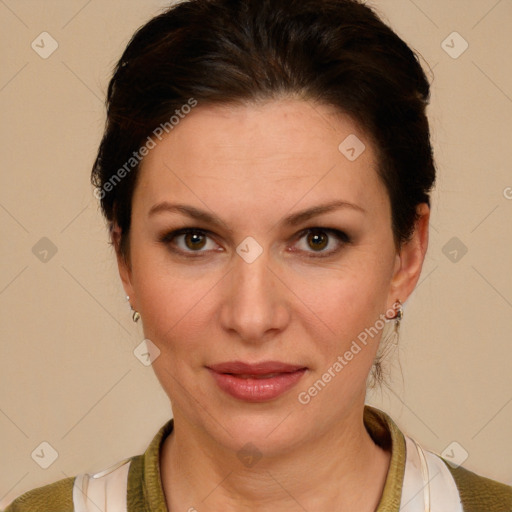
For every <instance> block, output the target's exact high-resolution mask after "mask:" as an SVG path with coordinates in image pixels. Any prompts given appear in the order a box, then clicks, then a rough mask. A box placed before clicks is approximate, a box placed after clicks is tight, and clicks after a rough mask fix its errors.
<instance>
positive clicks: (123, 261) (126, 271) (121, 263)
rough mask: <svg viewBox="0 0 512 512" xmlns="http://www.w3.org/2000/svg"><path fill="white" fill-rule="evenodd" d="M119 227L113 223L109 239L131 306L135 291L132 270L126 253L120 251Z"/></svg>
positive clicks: (133, 301) (120, 232) (120, 231)
mask: <svg viewBox="0 0 512 512" xmlns="http://www.w3.org/2000/svg"><path fill="white" fill-rule="evenodd" d="M121 234H122V230H121V228H120V227H119V226H118V225H117V224H116V223H114V224H113V226H112V229H111V240H112V245H113V246H114V250H115V252H116V258H117V268H118V270H119V276H120V277H121V282H122V283H123V288H124V291H125V293H126V295H128V296H129V297H130V302H131V304H132V306H133V307H135V305H134V303H135V292H134V290H133V286H132V272H131V266H130V261H129V258H128V255H126V256H125V255H124V254H123V253H122V252H121Z"/></svg>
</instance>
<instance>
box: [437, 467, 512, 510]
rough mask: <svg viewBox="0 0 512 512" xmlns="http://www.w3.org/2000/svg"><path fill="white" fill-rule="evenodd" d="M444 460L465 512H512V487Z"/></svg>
mask: <svg viewBox="0 0 512 512" xmlns="http://www.w3.org/2000/svg"><path fill="white" fill-rule="evenodd" d="M442 460H443V462H444V463H445V464H446V466H447V467H448V469H449V470H450V473H451V475H452V477H453V479H454V480H455V484H456V485H457V488H458V490H459V494H460V498H461V502H462V506H463V507H464V512H482V511H484V510H485V512H511V511H512V487H510V486H508V485H505V484H503V483H501V482H497V481H495V480H491V479H490V478H486V477H484V476H480V475H477V474H476V473H473V472H472V471H469V470H468V469H465V468H463V467H462V466H459V467H457V468H454V467H453V466H452V465H451V464H450V463H449V462H448V461H446V460H445V459H442Z"/></svg>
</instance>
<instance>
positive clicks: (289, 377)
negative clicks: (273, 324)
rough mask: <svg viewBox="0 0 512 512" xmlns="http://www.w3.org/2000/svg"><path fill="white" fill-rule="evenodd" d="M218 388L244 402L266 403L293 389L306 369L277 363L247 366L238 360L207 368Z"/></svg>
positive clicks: (247, 364)
mask: <svg viewBox="0 0 512 512" xmlns="http://www.w3.org/2000/svg"><path fill="white" fill-rule="evenodd" d="M207 368H208V370H209V371H210V373H211V375H212V376H213V378H214V380H215V382H216V383H217V385H218V386H219V388H220V389H221V390H222V391H223V392H225V393H227V394H228V395H230V396H231V397H233V398H236V399H238V400H242V401H246V402H267V401H270V400H274V399H276V398H278V397H279V396H281V395H283V394H284V393H286V391H288V390H289V389H291V388H292V387H294V386H295V385H296V384H297V383H298V382H299V380H300V379H301V378H302V376H303V375H304V374H305V373H306V371H307V368H306V367H305V366H300V365H290V364H286V363H282V362H279V361H265V362H261V363H255V364H249V363H244V362H241V361H232V362H227V363H221V364H216V365H212V366H207Z"/></svg>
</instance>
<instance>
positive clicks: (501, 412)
mask: <svg viewBox="0 0 512 512" xmlns="http://www.w3.org/2000/svg"><path fill="white" fill-rule="evenodd" d="M372 4H373V5H376V6H377V7H378V9H379V11H380V12H381V13H382V14H383V16H384V18H385V19H386V20H388V22H389V23H390V24H391V25H392V26H393V27H394V28H395V30H396V31H397V32H398V33H399V34H400V35H401V36H402V37H403V38H404V39H405V40H406V41H407V42H408V43H410V44H411V45H412V46H413V47H414V48H415V49H417V50H418V51H419V52H420V53H421V54H422V56H423V57H424V59H425V60H426V61H427V62H428V63H429V64H430V67H431V68H432V70H433V76H434V81H433V97H432V107H431V109H430V119H431V122H432V130H433V138H434V143H435V151H436V157H437V165H438V172H439V178H438V185H437V189H436V192H435V194H434V197H433V201H434V206H433V212H432V225H431V231H430V247H429V252H428V255H427V257H426V261H425V265H424V270H423V274H422V278H421V280H420V284H419V286H418V288H417V290H416V291H415V293H414V294H413V296H412V298H411V299H410V300H409V301H408V302H407V304H406V307H405V319H404V323H403V328H402V333H401V348H400V354H399V356H400V362H401V367H402V371H400V368H399V366H398V364H396V365H395V367H394V370H393V374H392V378H391V389H386V388H384V389H383V390H382V392H378V393H375V394H374V395H372V396H371V397H370V401H371V403H373V404H374V405H377V406H379V407H381V408H382V409H384V410H385V411H387V412H389V413H390V414H391V416H392V417H393V418H394V419H395V421H396V422H397V423H398V425H399V426H401V427H402V429H403V430H404V431H405V432H406V433H408V434H410V435H412V436H414V437H415V438H416V439H417V440H418V441H420V442H421V443H423V444H424V445H425V446H426V447H428V448H429V449H431V450H434V451H437V452H438V453H442V452H443V451H444V450H445V449H446V448H447V447H448V446H449V445H450V443H452V442H453V441H457V442H458V443H459V444H460V446H461V447H462V448H458V447H456V449H455V452H454V453H455V455H456V456H460V454H461V453H463V452H462V451H461V450H462V449H464V450H465V451H466V452H467V453H468V458H467V460H466V461H465V462H464V466H465V467H467V468H468V469H471V470H473V471H476V472H478V473H481V474H484V475H486V476H489V477H491V478H495V479H498V480H501V481H504V482H507V483H509V484H512V443H511V441H510V434H511V432H512V376H511V374H512V372H511V363H510V362H511V360H512V343H511V336H510V332H511V331H512V272H511V263H512V236H511V235H512V228H511V225H512V223H511V220H512V188H511V187H512V170H511V164H510V162H512V145H511V128H510V127H511V126H512V125H511V121H512V73H511V71H510V62H512V50H511V48H512V44H511V37H510V26H511V23H512V1H510V0H501V1H497V0H472V1H468V0H450V1H446V0H435V1H432V0H430V1H427V0H414V1H412V0H385V1H381V0H375V1H374V2H372ZM164 5H165V2H157V1H147V0H144V1H143V0H138V1H136V0H130V1H121V0H107V1H105V0H103V1H99V0H90V1H87V0H45V1H37V0H0V17H1V30H0V48H1V49H2V50H1V52H2V66H1V68H0V108H1V112H2V131H1V137H0V141H1V144H2V151H1V165H2V173H1V187H0V225H1V229H2V247H3V250H2V258H1V273H0V314H1V321H0V330H1V340H2V342H1V354H0V379H1V383H0V433H1V436H0V447H1V459H0V460H1V464H0V508H1V507H2V506H3V505H5V504H6V503H7V502H9V501H10V500H11V499H13V498H14V497H15V496H17V495H18V494H20V493H22V492H24V491H26V490H28V489H30V488H33V487H35V486H40V485H44V484H47V483H50V482H53V481H55V480H57V479H61V478H64V477H66V476H72V475H75V474H77V473H79V472H84V471H90V472H93V471H98V470H100V469H102V468H104V467H106V466H108V465H110V464H112V463H114V462H116V461H117V460H119V459H121V458H124V457H127V456H130V455H135V454H138V453H141V452H142V451H144V450H145V448H146V446H147V444H148V443H149V441H150V440H151V438H152V437H153V435H154V434H155V433H156V431H157V430H158V428H159V427H160V426H161V425H162V424H163V423H164V422H165V421H166V420H167V419H168V418H169V416H170V414H171V410H170V406H169V404H168V401H167V398H166V396H165V395H164V393H163V391H162V390H161V389H160V387H159V385H158V383H157V381H156V378H155V377H154V375H153V373H152V370H151V368H150V367H149V368H148V367H145V366H143V365H142V364H141V363H140V362H139V360H138V359H136V358H135V357H134V355H133V350H134V348H135V347H136V346H137V345H138V344H139V343H140V342H141V340H142V339H143V336H142V331H141V328H140V326H138V325H135V324H133V323H132V321H131V318H130V311H129V308H128V305H127V303H126V302H125V298H124V294H123V291H122V287H121V285H120V282H119V279H118V276H117V269H116V267H115V261H114V257H113V254H112V252H111V249H110V247H109V246H108V245H107V236H106V230H105V229H104V224H103V221H102V218H101V216H100V214H99V212H98V209H97V203H96V200H95V199H94V197H93V195H92V188H91V187H90V185H89V172H90V168H91V164H92V161H93V158H94V156H95V151H96V149H97V145H98V143H99V140H100V137H101V132H102V128H103V123H104V115H105V114H104V106H103V101H104V96H105V91H106V85H107V80H108V77H109V73H110V70H111V68H112V66H113V65H114V63H115V62H116V60H117V59H118V58H119V56H120V54H121V52H122V50H123V48H124V47H125V45H126V43H127V42H128V40H129V38H130V37H131V35H132V33H133V32H134V30H135V29H136V28H137V27H139V26H140V25H141V24H143V23H144V22H145V21H146V20H148V19H149V18H150V17H151V16H152V15H154V14H156V13H157V12H158V11H159V9H161V8H162V7H163V6H164ZM43 31H46V32H48V33H49V34H50V35H51V36H52V37H53V38H54V39H55V40H56V41H57V43H58V45H59V46H58V49H57V50H56V51H55V52H54V53H53V54H52V55H51V56H49V57H48V58H47V59H43V58H41V57H40V56H39V55H38V53H36V52H35V51H34V50H33V49H32V48H31V43H32V41H33V40H35V39H36V38H37V36H39V34H40V33H41V32H43ZM453 31H457V32H458V33H459V34H460V35H461V36H462V37H463V38H464V39H465V40H466V41H467V42H468V43H469V47H468V49H467V50H466V51H465V52H464V53H463V54H462V55H460V56H459V57H458V58H457V59H454V58H452V57H451V56H449V55H448V54H447V53H446V52H445V50H444V49H443V47H442V41H443V40H445V39H446V38H447V36H449V35H450V34H451V33H452V32H453ZM39 40H40V39H39ZM452 40H453V43H452ZM36 42H37V39H36ZM461 43H462V41H461V40H460V39H457V38H455V39H453V37H452V38H451V39H450V38H448V40H447V44H449V45H450V46H453V47H454V48H452V49H451V50H450V51H452V52H454V51H457V50H458V49H461V48H462V46H461ZM46 48H48V46H46ZM507 196H508V198H507ZM43 237H47V238H48V239H49V240H51V242H52V243H53V244H54V246H55V247H56V248H57V252H56V254H55V255H53V256H52V253H51V252H49V253H48V255H47V256H46V257H47V260H48V261H46V262H44V261H41V260H40V259H39V258H38V257H36V255H35V254H34V252H33V247H34V246H35V244H36V243H38V241H39V240H40V239H41V238H43ZM454 237H455V240H452V241H451V242H450V240H451V239H452V238H454ZM40 244H43V245H42V246H37V247H38V248H39V251H41V250H43V249H45V248H46V249H48V247H47V246H45V244H48V242H40ZM447 244H448V245H447ZM41 247H42V249H41ZM463 247H466V248H467V253H466V254H464V255H462V252H461V248H463ZM454 250H455V251H457V256H458V259H457V261H452V260H453V258H454V256H455V253H454V252H453V251H454ZM35 252H36V253H37V251H35ZM450 253H451V254H450ZM43 256H44V253H43V254H39V257H43ZM397 356H398V354H396V355H395V357H397ZM43 441H46V442H48V443H49V444H50V445H51V446H52V447H53V448H54V449H55V450H56V451H57V452H58V458H57V459H56V460H55V462H54V463H53V464H52V465H51V466H50V467H49V468H48V469H42V468H41V467H39V465H38V464H37V463H36V462H35V460H33V459H32V457H31V453H32V452H33V451H34V450H35V449H36V448H37V447H38V446H39V445H40V443H41V442H43ZM39 451H40V450H39ZM47 453H48V451H47Z"/></svg>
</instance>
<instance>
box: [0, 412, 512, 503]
mask: <svg viewBox="0 0 512 512" xmlns="http://www.w3.org/2000/svg"><path fill="white" fill-rule="evenodd" d="M364 423H365V426H366V429H367V430H368V432H369V433H370V435H371V437H372V439H373V440H374V441H375V442H376V443H377V444H378V445H379V446H382V447H383V448H385V449H388V450H390V451H391V463H390V467H389V471H388V475H387V478H386V483H385V486H384V490H383V493H382V497H381V500H380V502H379V506H378V508H377V511H376V512H399V509H400V499H401V494H402V481H403V477H404V470H405V459H406V447H405V438H404V435H403V434H402V432H401V431H400V430H399V428H398V427H397V426H396V425H395V423H394V422H393V420H392V419H391V418H390V417H389V416H388V415H387V414H385V413H384V412H382V411H380V410H378V409H375V408H373V407H370V406H365V411H364ZM172 429H173V420H172V419H171V420H169V421H168V422H167V423H166V424H165V425H164V426H163V427H162V428H161V429H160V430H159V432H158V433H157V435H156V436H155V437H154V438H153V441H152V442H151V444H150V445H149V447H148V449H147V450H146V452H145V453H143V454H142V455H137V456H134V457H132V458H131V464H130V468H129V473H128V496H127V503H128V512H157V511H158V512H167V507H166V504H165V498H164V493H163V489H162V483H161V480H160V466H159V455H160V449H161V446H162V443H163V441H164V439H165V438H166V437H167V436H168V435H169V434H170V433H171V432H172ZM443 460H444V459H443ZM444 462H445V464H446V465H447V467H448V468H449V470H450V472H451V474H452V476H453V478H454V480H455V483H456V485H457V488H458V490H459V494H460V497H461V502H462V506H463V509H464V512H512V487H509V486H507V485H505V484H502V483H499V482H496V481H494V480H490V479H488V478H484V477H482V476H479V475H476V474H475V473H472V472H471V471H468V470H466V469H464V468H462V467H460V466H459V467H458V468H457V469H454V468H453V467H452V466H450V465H449V464H448V462H446V461H444ZM73 483H74V477H70V478H65V479H63V480H59V481H57V482H55V483H52V484H50V485H46V486H44V487H39V488H37V489H33V490H31V491H28V492H26V493H25V494H22V495H21V496H19V497H18V498H17V499H15V500H14V501H13V502H12V503H11V504H10V505H9V506H8V507H7V509H5V512H72V511H73V496H72V493H73ZM446 512H450V511H446Z"/></svg>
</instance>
